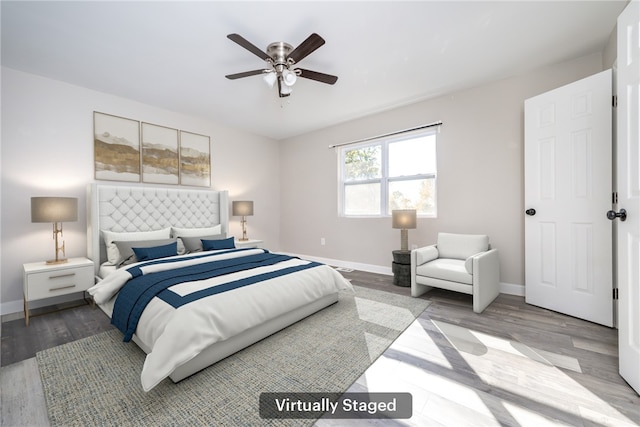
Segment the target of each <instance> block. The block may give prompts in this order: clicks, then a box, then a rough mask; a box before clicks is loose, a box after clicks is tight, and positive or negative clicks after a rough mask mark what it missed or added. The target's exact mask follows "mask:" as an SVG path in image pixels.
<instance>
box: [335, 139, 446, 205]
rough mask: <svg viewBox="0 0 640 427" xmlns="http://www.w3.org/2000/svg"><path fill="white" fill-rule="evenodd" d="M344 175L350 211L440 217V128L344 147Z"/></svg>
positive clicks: (345, 201)
mask: <svg viewBox="0 0 640 427" xmlns="http://www.w3.org/2000/svg"><path fill="white" fill-rule="evenodd" d="M340 176H341V182H340V187H341V189H340V198H341V199H340V201H341V203H340V206H341V213H342V215H344V216H378V217H379V216H389V215H391V211H392V210H394V209H416V210H417V211H418V215H422V216H436V132H435V131H434V130H428V131H421V132H420V133H415V132H414V133H412V134H410V135H402V136H400V137H398V136H395V137H393V138H385V139H377V140H374V141H369V142H367V143H364V144H359V145H356V146H354V145H351V146H348V147H347V146H345V147H342V148H341V149H340Z"/></svg>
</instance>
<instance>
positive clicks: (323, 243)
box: [320, 237, 327, 246]
mask: <svg viewBox="0 0 640 427" xmlns="http://www.w3.org/2000/svg"><path fill="white" fill-rule="evenodd" d="M326 243H327V241H326V240H325V239H324V237H321V238H320V244H321V245H322V246H324V245H325V244H326Z"/></svg>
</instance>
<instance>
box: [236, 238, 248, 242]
mask: <svg viewBox="0 0 640 427" xmlns="http://www.w3.org/2000/svg"><path fill="white" fill-rule="evenodd" d="M236 240H237V241H238V242H248V241H249V239H247V238H244V239H236Z"/></svg>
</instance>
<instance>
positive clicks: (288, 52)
mask: <svg viewBox="0 0 640 427" xmlns="http://www.w3.org/2000/svg"><path fill="white" fill-rule="evenodd" d="M227 38H228V39H229V40H231V41H233V42H235V43H237V44H239V45H240V46H242V47H243V48H245V49H247V50H248V51H249V52H251V53H253V54H254V55H256V56H258V57H260V58H261V59H263V60H265V61H267V64H268V65H267V68H263V69H259V70H252V71H245V72H243V73H236V74H229V75H227V76H225V77H226V78H228V79H230V80H235V79H240V78H243V77H250V76H256V75H258V74H263V75H264V77H263V78H264V81H265V82H267V84H268V85H269V86H270V87H273V86H274V84H275V83H276V82H277V83H278V96H279V97H280V98H283V97H285V96H289V95H291V92H292V91H293V85H294V84H295V82H296V80H297V78H298V77H303V78H305V79H310V80H315V81H318V82H321V83H327V84H330V85H332V84H334V83H335V82H336V81H338V77H336V76H332V75H330V74H324V73H319V72H317V71H311V70H305V69H303V68H294V66H295V64H297V63H298V62H300V61H302V60H303V59H304V58H306V57H307V56H308V55H309V54H311V53H313V52H314V51H315V50H316V49H318V48H319V47H320V46H322V45H323V44H324V43H325V42H324V39H323V38H322V37H320V36H319V35H318V34H316V33H313V34H311V35H310V36H309V37H307V39H306V40H305V41H303V42H302V43H300V45H299V46H298V47H296V48H295V49H294V48H293V46H291V45H290V44H288V43H285V42H275V43H271V44H270V45H269V46H267V50H266V51H264V52H263V51H262V50H260V49H259V48H257V47H256V46H255V45H253V44H252V43H251V42H249V41H248V40H247V39H245V38H244V37H242V36H241V35H239V34H235V33H234V34H229V35H228V36H227Z"/></svg>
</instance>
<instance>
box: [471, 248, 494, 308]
mask: <svg viewBox="0 0 640 427" xmlns="http://www.w3.org/2000/svg"><path fill="white" fill-rule="evenodd" d="M472 258H473V271H474V273H473V311H474V312H476V313H482V311H483V310H484V309H485V308H486V307H487V306H488V305H489V304H491V302H492V301H493V300H494V299H496V297H497V296H498V294H499V293H500V259H499V256H498V250H497V249H491V250H489V251H487V252H482V253H481V254H477V255H474V256H473V257H472Z"/></svg>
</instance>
